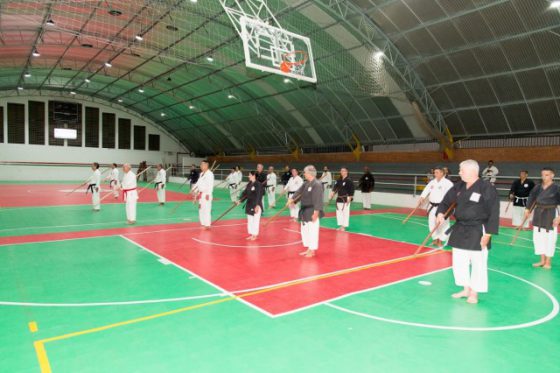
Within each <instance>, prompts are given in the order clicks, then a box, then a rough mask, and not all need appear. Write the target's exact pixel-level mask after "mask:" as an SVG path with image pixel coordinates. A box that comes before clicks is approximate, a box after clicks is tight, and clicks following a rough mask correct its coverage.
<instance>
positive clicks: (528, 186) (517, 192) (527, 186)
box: [509, 179, 535, 207]
mask: <svg viewBox="0 0 560 373" xmlns="http://www.w3.org/2000/svg"><path fill="white" fill-rule="evenodd" d="M534 187H535V183H534V182H533V180H529V179H525V181H524V182H521V179H517V180H515V181H514V182H513V183H512V184H511V189H510V190H509V194H510V195H511V194H513V205H514V206H520V207H527V199H528V198H529V194H531V190H533V188H534Z"/></svg>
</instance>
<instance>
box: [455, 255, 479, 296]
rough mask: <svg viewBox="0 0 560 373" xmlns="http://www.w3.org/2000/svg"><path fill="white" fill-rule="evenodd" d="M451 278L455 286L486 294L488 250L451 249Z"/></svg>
mask: <svg viewBox="0 0 560 373" xmlns="http://www.w3.org/2000/svg"><path fill="white" fill-rule="evenodd" d="M452 256H453V277H454V278H455V284H456V285H457V286H467V287H470V288H471V289H472V290H474V291H476V292H477V293H486V292H488V250H487V249H483V250H481V251H479V250H463V249H456V248H453V255H452Z"/></svg>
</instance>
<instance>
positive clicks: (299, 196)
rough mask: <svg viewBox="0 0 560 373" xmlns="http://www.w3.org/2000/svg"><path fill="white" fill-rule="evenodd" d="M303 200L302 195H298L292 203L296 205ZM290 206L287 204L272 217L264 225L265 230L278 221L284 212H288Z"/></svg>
mask: <svg viewBox="0 0 560 373" xmlns="http://www.w3.org/2000/svg"><path fill="white" fill-rule="evenodd" d="M300 198H301V194H300V195H298V196H297V197H296V198H294V199H292V201H293V202H294V203H297V202H298V201H299V199H300ZM289 206H290V204H289V203H286V205H285V206H284V207H282V208H281V209H280V210H278V212H277V213H276V214H274V215H272V216H271V217H270V219H268V220H267V221H266V222H265V223H264V224H263V228H264V227H266V226H267V225H269V224H270V223H271V222H272V221H273V220H276V218H278V216H279V215H280V214H281V213H283V212H284V211H286V209H287V208H288V207H289Z"/></svg>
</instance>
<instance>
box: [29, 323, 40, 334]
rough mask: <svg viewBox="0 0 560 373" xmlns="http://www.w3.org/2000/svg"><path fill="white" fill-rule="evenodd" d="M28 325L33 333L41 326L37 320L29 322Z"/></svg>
mask: <svg viewBox="0 0 560 373" xmlns="http://www.w3.org/2000/svg"><path fill="white" fill-rule="evenodd" d="M27 326H28V327H29V331H30V332H31V333H36V332H37V331H38V330H39V326H38V325H37V323H36V322H35V321H31V322H30V323H29V324H27Z"/></svg>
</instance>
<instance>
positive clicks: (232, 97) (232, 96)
mask: <svg viewBox="0 0 560 373" xmlns="http://www.w3.org/2000/svg"><path fill="white" fill-rule="evenodd" d="M227 98H229V99H230V100H231V99H234V98H235V96H234V95H232V94H231V93H230V94H229V95H227Z"/></svg>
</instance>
